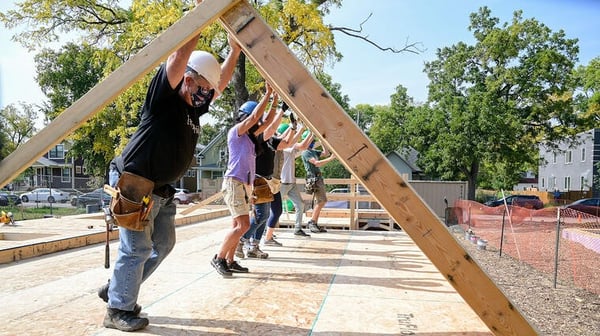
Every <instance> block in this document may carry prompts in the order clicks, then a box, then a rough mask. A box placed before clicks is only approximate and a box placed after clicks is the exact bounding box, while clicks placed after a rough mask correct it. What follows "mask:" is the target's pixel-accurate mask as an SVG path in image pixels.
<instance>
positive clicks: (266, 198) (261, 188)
mask: <svg viewBox="0 0 600 336" xmlns="http://www.w3.org/2000/svg"><path fill="white" fill-rule="evenodd" d="M252 197H253V198H254V204H262V203H267V202H273V193H272V192H271V187H269V183H268V182H267V179H266V178H264V177H258V176H257V177H256V178H255V179H254V186H253V187H252Z"/></svg>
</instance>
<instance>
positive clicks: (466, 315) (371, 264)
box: [0, 209, 492, 336]
mask: <svg viewBox="0 0 600 336" xmlns="http://www.w3.org/2000/svg"><path fill="white" fill-rule="evenodd" d="M223 210H224V209H212V210H203V211H201V212H202V214H201V215H198V213H194V214H192V215H193V216H190V217H186V218H178V228H177V240H178V241H177V244H176V246H175V248H174V250H173V251H172V253H171V254H170V255H169V256H168V257H167V259H166V260H165V261H164V262H163V264H162V265H161V266H160V267H159V268H158V269H157V270H156V272H155V273H154V274H153V275H152V276H151V277H150V278H149V279H148V280H147V281H146V282H145V283H144V284H143V285H142V288H141V292H140V295H139V300H138V303H139V304H141V305H142V306H143V311H142V315H143V316H147V317H148V318H149V319H150V325H149V326H148V327H147V328H145V329H144V330H141V331H138V332H137V334H141V335H287V336H289V335H357V336H358V335H430V336H450V335H473V336H474V335H477V336H482V335H492V333H491V332H490V330H489V329H488V328H487V326H486V325H485V324H484V323H483V322H482V321H481V320H480V318H479V317H478V316H477V314H475V312H474V311H473V310H472V309H471V308H470V307H469V306H468V305H467V304H466V303H465V301H464V300H463V299H462V298H461V296H460V295H459V294H458V293H457V292H456V291H455V290H454V288H453V287H452V286H450V285H449V283H448V282H447V281H446V280H445V279H444V277H443V276H442V275H441V274H440V273H439V272H438V270H437V269H436V268H435V267H434V266H433V265H432V264H431V262H430V261H429V260H428V258H427V257H425V255H424V254H423V253H422V252H421V251H420V249H419V248H418V247H417V246H416V245H415V244H414V243H413V241H412V240H411V239H410V237H408V235H406V234H405V233H404V232H401V231H359V230H356V231H352V230H338V229H330V230H329V231H328V232H327V233H320V234H312V236H311V237H310V238H296V237H295V236H294V235H293V233H292V230H291V229H288V228H280V229H278V230H277V232H276V234H277V238H276V239H277V240H279V241H280V242H281V243H283V246H282V247H271V246H268V247H264V248H263V250H264V251H265V252H268V253H269V258H268V259H266V260H263V259H260V260H259V259H243V260H241V261H240V263H241V264H242V265H244V266H247V267H249V268H250V273H248V274H234V276H233V277H232V278H229V279H225V278H223V277H222V276H220V275H219V274H218V273H216V272H215V270H214V269H213V267H212V266H211V265H210V259H211V258H212V257H213V256H214V254H215V253H216V252H217V250H218V248H219V245H220V244H221V242H222V239H223V236H224V234H225V232H226V231H227V230H228V229H229V228H230V227H231V219H230V217H229V216H228V215H227V214H226V213H224V212H223ZM211 214H213V215H211ZM213 217H214V218H213ZM191 218H194V220H192V219H191ZM211 218H212V219H211ZM322 225H325V226H326V225H327V222H326V220H325V219H324V220H323V222H322ZM104 228H105V226H104V220H103V218H102V216H98V215H95V216H75V217H73V218H71V217H65V218H48V219H41V220H32V221H23V222H18V223H17V226H15V227H6V226H5V227H1V229H0V232H2V237H4V238H2V240H0V253H2V254H3V255H5V256H6V255H10V252H11V251H12V253H13V256H14V258H15V259H17V260H16V261H11V262H7V263H4V264H2V265H0V270H1V271H0V302H1V303H2V309H1V310H0V321H2V325H1V326H0V335H116V334H121V332H119V331H117V330H113V329H105V328H104V327H102V320H103V318H104V315H105V312H106V304H105V303H104V302H103V301H102V300H100V299H99V298H98V296H97V293H96V292H97V289H98V287H100V286H102V285H103V284H105V283H106V281H107V280H108V278H109V277H110V275H111V272H112V266H113V264H114V260H115V258H116V255H117V248H118V239H115V240H112V242H111V244H110V251H111V254H110V256H111V265H110V268H109V269H106V268H105V267H104V251H105V244H104V243H103V241H102V239H101V238H102V237H103V235H105V232H104ZM33 233H36V234H37V235H36V236H29V237H28V236H26V235H23V234H33ZM116 234H118V232H117V231H115V232H114V233H113V235H116ZM7 237H9V239H7ZM10 237H12V238H10ZM19 237H20V238H19ZM92 237H93V238H92ZM115 237H116V236H114V237H113V238H115ZM17 238H19V239H21V240H17ZM26 238H29V239H26ZM82 241H83V242H85V241H88V242H89V244H83V245H82V246H81V247H74V246H80V245H81V244H82V243H81V242H82ZM74 242H76V243H74ZM36 246H44V247H43V249H44V250H43V251H42V252H43V253H39V254H43V255H40V256H36V257H31V258H23V259H21V258H19V254H18V253H21V254H27V253H34V252H32V251H35V250H36ZM52 246H54V247H55V248H56V249H57V251H58V250H62V251H59V252H52V251H51V249H52ZM65 246H73V247H69V248H68V249H64V247H65ZM19 250H21V252H15V251H19ZM15 253H16V254H15ZM44 253H45V254H44ZM19 259H21V260H19Z"/></svg>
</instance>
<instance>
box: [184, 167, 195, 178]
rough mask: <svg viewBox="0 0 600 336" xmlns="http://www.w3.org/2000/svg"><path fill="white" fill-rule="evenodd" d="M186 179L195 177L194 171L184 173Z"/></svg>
mask: <svg viewBox="0 0 600 336" xmlns="http://www.w3.org/2000/svg"><path fill="white" fill-rule="evenodd" d="M185 176H186V177H196V170H195V169H189V170H188V171H187V172H186V173H185Z"/></svg>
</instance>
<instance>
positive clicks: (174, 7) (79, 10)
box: [0, 0, 418, 174]
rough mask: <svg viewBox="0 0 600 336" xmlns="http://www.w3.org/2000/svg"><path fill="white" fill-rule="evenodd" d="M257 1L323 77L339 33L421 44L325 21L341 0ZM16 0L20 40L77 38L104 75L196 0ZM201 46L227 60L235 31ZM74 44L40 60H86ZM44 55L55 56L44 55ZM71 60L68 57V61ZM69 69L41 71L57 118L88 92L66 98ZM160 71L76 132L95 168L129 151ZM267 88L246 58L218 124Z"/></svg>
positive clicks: (6, 16) (206, 33)
mask: <svg viewBox="0 0 600 336" xmlns="http://www.w3.org/2000/svg"><path fill="white" fill-rule="evenodd" d="M128 4H129V3H128ZM252 4H253V5H254V6H256V7H257V9H258V10H259V12H260V13H261V15H262V16H263V17H264V18H265V20H266V21H267V22H268V23H269V24H270V25H271V26H272V27H273V28H274V29H275V30H276V31H277V32H278V33H279V34H280V36H281V37H282V39H283V41H284V42H285V43H286V44H287V45H288V46H289V47H290V48H291V50H292V51H293V52H294V53H295V54H296V56H297V57H298V58H299V59H300V60H301V61H302V62H303V63H304V64H305V65H306V66H307V68H309V69H310V70H311V71H313V72H315V73H317V74H319V75H320V73H321V72H322V69H323V68H324V65H325V64H329V63H333V62H336V61H338V60H339V59H340V58H341V55H340V54H339V53H338V52H337V51H336V49H335V41H334V36H333V34H332V31H338V32H342V33H344V34H347V35H349V36H352V37H357V38H362V39H363V40H365V41H366V42H368V43H370V44H371V45H373V46H375V47H377V48H379V49H381V50H389V51H391V52H395V53H399V52H403V51H411V52H415V51H414V50H418V49H416V48H415V45H405V47H404V48H402V49H400V50H397V49H394V48H382V47H380V46H379V45H378V44H377V43H374V42H373V41H370V40H369V39H368V38H367V37H366V36H365V35H363V34H362V28H361V29H352V28H347V27H332V26H327V25H325V24H324V23H323V16H324V15H325V14H326V13H328V12H329V11H330V10H331V9H332V8H335V7H340V6H341V0H317V1H314V0H310V1H306V0H288V1H281V0H269V1H254V2H252ZM15 5H16V9H15V10H10V11H7V12H6V13H0V22H2V23H3V24H4V26H5V27H6V28H8V29H12V28H16V27H19V26H23V28H24V29H22V30H20V32H19V33H17V34H16V35H15V36H14V37H13V38H14V39H15V40H16V41H18V42H20V43H21V44H22V45H24V46H25V47H27V48H29V49H30V50H38V49H40V47H43V46H47V45H49V44H51V43H52V44H55V43H57V42H58V43H60V42H62V41H61V38H63V37H64V36H65V35H69V36H74V38H73V42H74V44H75V45H79V44H81V45H82V46H81V49H80V50H81V51H83V52H84V53H85V55H86V56H87V57H89V60H90V62H91V63H92V68H93V69H94V70H96V69H97V68H96V67H97V66H99V67H100V68H102V70H103V73H102V76H101V77H100V78H98V81H99V80H101V79H102V78H104V77H105V76H107V75H109V74H110V73H112V72H113V71H114V70H115V69H117V68H118V67H119V66H120V65H121V64H122V63H123V62H125V61H126V60H128V59H129V58H131V57H132V56H133V55H135V54H136V53H137V52H138V51H139V50H140V49H141V48H143V47H144V46H145V45H147V44H148V43H149V42H150V41H152V40H153V39H154V38H156V37H157V36H158V35H159V34H160V33H161V32H163V31H164V30H165V29H167V28H168V27H169V26H171V25H172V24H173V23H175V22H176V21H177V20H178V19H179V18H181V17H182V16H183V15H184V14H185V13H186V12H187V11H189V10H190V9H192V8H193V6H195V1H191V0H187V1H186V0H174V1H155V0H132V1H131V2H130V6H129V7H127V8H124V7H122V1H118V0H24V1H21V2H18V3H16V4H15ZM198 48H199V49H203V50H207V51H209V52H211V53H213V54H214V55H215V56H216V57H217V58H218V59H219V60H220V61H222V60H223V59H224V57H225V56H226V54H227V51H228V44H227V35H226V33H225V31H224V30H223V29H222V28H221V27H220V25H219V24H218V23H214V24H212V25H210V26H209V27H207V28H205V29H204V30H203V31H202V34H201V39H200V41H199V43H198ZM74 50H76V48H75V47H74V46H69V47H68V48H67V47H66V48H65V49H63V50H62V52H60V53H56V54H54V55H53V54H52V53H50V52H46V53H45V54H44V55H43V56H40V58H38V61H39V64H47V63H49V62H50V60H52V59H56V58H58V57H59V55H58V54H63V53H64V54H65V55H63V56H60V57H66V58H69V59H70V60H71V61H72V62H74V63H72V65H82V63H81V62H80V60H81V59H82V58H77V57H76V56H75V55H71V56H67V55H68V54H69V53H70V51H74ZM41 57H49V58H48V60H47V61H44V60H42V58H41ZM65 64H68V63H67V62H64V63H62V65H65ZM38 68H40V67H38ZM76 69H80V68H76ZM69 72H71V69H64V73H63V74H59V73H58V72H56V71H54V70H53V71H52V72H51V73H48V74H47V76H45V75H44V70H43V69H40V70H39V75H40V78H45V80H46V84H45V85H46V89H47V92H49V93H50V94H52V95H53V96H52V97H50V102H49V103H48V104H47V106H46V107H45V110H46V111H47V113H48V115H50V116H51V117H55V116H56V115H57V114H58V113H61V112H62V111H63V110H64V109H65V108H66V107H67V105H64V104H66V103H67V101H68V100H72V99H74V98H75V97H80V96H81V92H78V91H76V90H73V92H71V93H72V95H69V96H66V97H60V92H63V91H65V90H64V88H61V87H56V86H55V85H57V84H59V83H60V82H61V80H62V83H63V84H64V83H67V80H66V77H68V76H67V74H68V73H69ZM96 74H97V73H96V72H95V71H94V72H93V73H90V74H86V75H90V76H85V77H84V78H82V82H83V81H87V80H91V79H92V77H93V76H95V75H96ZM152 75H153V73H150V74H148V75H147V76H145V77H144V78H143V79H141V80H139V81H138V82H136V83H135V84H134V85H133V86H132V87H130V88H129V89H128V90H126V91H124V92H123V93H121V94H120V95H119V96H118V97H117V98H116V99H115V101H113V102H112V104H110V105H109V106H107V107H106V108H105V111H104V112H103V113H104V116H103V117H100V118H94V119H93V120H90V121H89V122H88V123H87V125H86V126H85V127H86V128H85V129H83V130H81V131H78V132H77V133H76V134H75V135H73V137H72V139H73V140H74V141H75V147H74V148H75V151H77V152H78V153H82V152H80V150H81V151H83V150H87V151H88V152H89V151H90V150H91V151H93V152H94V153H93V154H89V155H93V158H91V157H90V158H89V159H90V166H89V167H88V170H90V171H93V172H94V173H95V174H98V173H99V172H100V171H101V170H102V169H104V168H105V167H106V161H107V160H108V159H110V158H111V157H113V156H114V155H115V154H116V153H119V152H120V151H121V150H122V149H123V147H124V146H125V144H126V143H127V140H128V139H129V137H130V136H131V134H132V133H133V131H134V130H135V127H136V125H137V124H138V118H139V116H138V114H139V109H140V107H141V105H142V103H143V99H144V97H145V88H146V87H147V85H148V82H149V80H150V78H151V76H152ZM51 76H57V77H59V80H54V79H52V78H49V77H51ZM72 82H73V83H72V84H77V85H81V84H82V83H75V82H76V81H75V80H72ZM83 86H85V85H81V87H83ZM263 88H264V81H263V79H262V78H261V76H260V75H259V73H258V71H257V70H256V69H255V68H254V67H253V66H252V65H251V64H250V62H248V61H247V60H246V59H245V57H243V56H242V57H241V58H240V61H239V62H238V68H237V70H236V73H235V74H234V79H233V81H232V83H231V85H230V86H229V87H228V88H227V89H226V90H225V92H224V93H223V95H222V96H221V98H220V99H218V100H217V101H216V102H215V104H213V105H212V108H211V111H210V113H211V114H212V115H213V117H214V118H215V119H216V120H218V125H217V126H218V128H224V127H226V126H229V125H230V124H231V122H232V120H233V117H234V115H235V113H236V111H237V109H238V107H239V106H240V105H241V104H242V103H243V102H245V101H247V100H249V99H253V100H256V99H257V97H259V96H260V92H261V91H263V90H264V89H263ZM75 99H76V98H75ZM346 102H347V101H346ZM345 108H346V109H347V104H346V105H345ZM96 131H100V132H101V133H100V134H98V135H97V136H95V141H94V142H93V143H91V142H90V139H92V137H90V136H89V135H90V134H91V133H90V132H96ZM103 161H104V162H103Z"/></svg>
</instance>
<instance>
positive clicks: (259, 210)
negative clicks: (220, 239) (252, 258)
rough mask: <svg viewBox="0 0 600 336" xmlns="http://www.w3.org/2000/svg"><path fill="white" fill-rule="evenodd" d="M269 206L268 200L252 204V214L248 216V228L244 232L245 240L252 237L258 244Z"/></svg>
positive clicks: (267, 216) (263, 229)
mask: <svg viewBox="0 0 600 336" xmlns="http://www.w3.org/2000/svg"><path fill="white" fill-rule="evenodd" d="M269 208H271V203H269V202H267V203H261V204H256V205H254V216H252V217H251V218H250V228H249V229H248V231H246V233H244V240H245V241H249V239H250V238H253V239H254V241H255V242H256V243H257V244H258V242H259V241H260V239H261V238H262V235H263V233H264V232H265V225H266V224H267V219H268V218H269Z"/></svg>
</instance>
